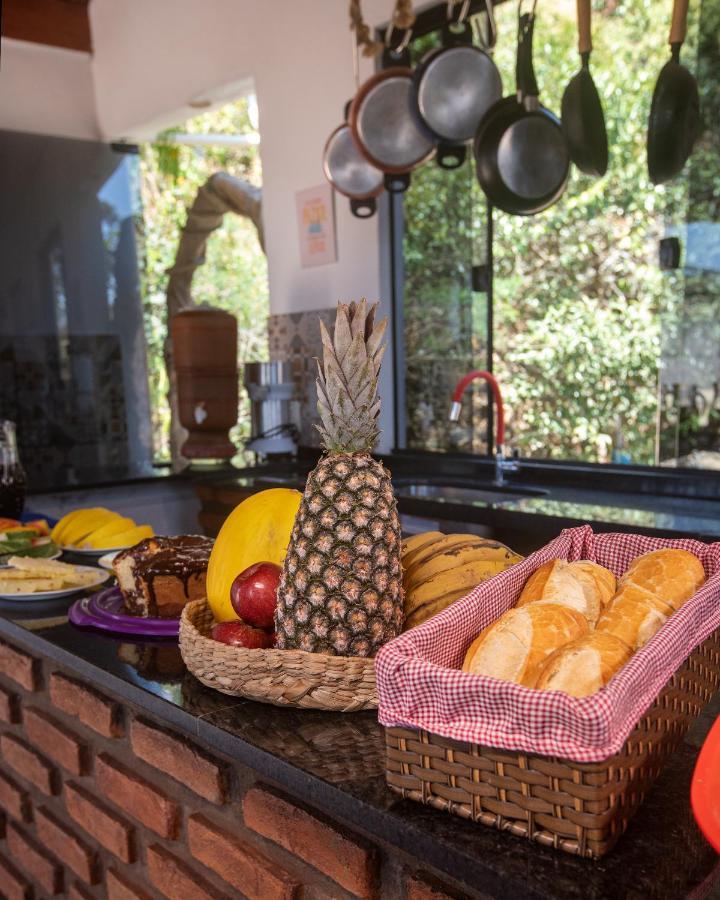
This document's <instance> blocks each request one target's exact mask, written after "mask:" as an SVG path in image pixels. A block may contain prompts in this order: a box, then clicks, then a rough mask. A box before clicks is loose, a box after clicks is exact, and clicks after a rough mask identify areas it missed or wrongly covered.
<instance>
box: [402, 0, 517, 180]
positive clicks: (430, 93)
mask: <svg viewBox="0 0 720 900" xmlns="http://www.w3.org/2000/svg"><path fill="white" fill-rule="evenodd" d="M468 7H469V3H466V4H465V6H464V9H463V12H461V14H460V18H459V19H458V21H457V22H455V23H451V22H450V21H448V22H447V23H446V25H445V26H444V27H443V30H442V46H441V47H439V48H437V49H435V50H431V51H430V52H429V53H427V54H426V55H425V56H424V57H423V59H422V60H421V61H420V64H419V65H418V66H417V68H416V69H415V73H414V75H413V83H414V87H415V93H414V98H413V99H414V101H415V107H414V108H415V111H416V113H417V115H418V117H419V118H420V120H421V121H422V123H423V124H424V125H425V127H426V128H427V129H428V130H429V131H430V132H431V133H432V134H433V135H434V136H435V138H436V140H437V145H438V146H437V156H436V160H437V163H438V165H440V166H442V167H443V168H444V169H455V168H457V167H458V166H459V165H461V164H462V163H463V162H464V161H465V144H467V143H470V142H471V141H472V139H473V138H474V137H475V132H476V131H477V127H478V125H479V124H480V121H481V120H482V118H483V116H484V115H485V113H486V112H487V111H488V109H489V108H490V107H491V106H492V105H493V103H496V102H497V101H498V100H499V99H500V98H501V97H502V80H501V78H500V73H499V72H498V68H497V66H496V65H495V63H494V61H493V58H492V56H491V55H490V53H489V52H486V51H485V50H483V49H481V48H480V47H475V46H474V45H473V42H472V29H471V27H470V24H469V23H468V22H467V21H465V19H464V15H466V14H467V8H468ZM486 7H487V15H488V28H489V41H488V50H490V51H492V48H493V47H494V46H495V39H496V36H497V29H496V27H495V18H494V15H493V8H492V2H491V0H486ZM450 10H451V7H450V8H449V10H448V15H450Z"/></svg>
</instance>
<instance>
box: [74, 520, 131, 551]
mask: <svg viewBox="0 0 720 900" xmlns="http://www.w3.org/2000/svg"><path fill="white" fill-rule="evenodd" d="M131 528H135V520H134V519H131V518H129V517H128V516H118V518H117V519H110V520H108V521H107V522H106V523H105V524H104V525H101V526H100V528H96V529H95V531H92V532H90V534H89V535H88V536H87V537H86V538H85V540H84V541H83V547H95V542H96V541H104V540H105V538H108V537H111V536H112V535H116V534H121V533H122V532H123V531H130V529H131Z"/></svg>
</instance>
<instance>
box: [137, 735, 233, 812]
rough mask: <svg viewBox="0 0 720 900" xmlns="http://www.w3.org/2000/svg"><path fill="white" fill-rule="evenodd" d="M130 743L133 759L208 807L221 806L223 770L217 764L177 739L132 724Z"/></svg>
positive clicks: (191, 745) (224, 780)
mask: <svg viewBox="0 0 720 900" xmlns="http://www.w3.org/2000/svg"><path fill="white" fill-rule="evenodd" d="M130 740H131V743H132V748H133V751H134V753H135V755H136V756H139V757H140V759H142V760H144V761H145V762H146V763H149V764H150V765H151V766H154V767H155V768H156V769H159V770H160V771H161V772H163V773H164V774H165V775H169V776H170V777H171V778H174V779H175V780H176V781H179V782H180V783H181V784H184V785H185V786H186V787H188V788H190V790H192V791H194V792H195V793H196V794H199V795H200V796H201V797H204V798H205V800H209V801H210V802H211V803H224V802H225V798H226V775H225V769H224V767H223V765H222V763H220V762H219V761H218V760H216V759H213V757H211V756H209V755H208V754H207V753H204V752H203V751H202V750H201V749H200V748H199V747H196V746H195V745H194V744H192V743H190V742H189V741H186V740H184V739H183V738H180V737H175V736H173V735H171V734H168V732H166V731H161V730H160V729H158V728H153V727H151V726H150V725H147V724H146V723H145V722H141V721H138V720H136V721H134V722H133V723H132V725H131V726H130Z"/></svg>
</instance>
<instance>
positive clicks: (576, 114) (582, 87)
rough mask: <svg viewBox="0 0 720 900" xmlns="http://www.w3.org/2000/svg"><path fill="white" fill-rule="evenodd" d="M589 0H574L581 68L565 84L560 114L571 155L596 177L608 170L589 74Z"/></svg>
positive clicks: (597, 102) (602, 122) (599, 109)
mask: <svg viewBox="0 0 720 900" xmlns="http://www.w3.org/2000/svg"><path fill="white" fill-rule="evenodd" d="M590 17H591V9H590V0H577V20H578V51H579V53H580V60H581V62H582V68H581V69H580V71H579V72H578V73H577V74H576V75H574V76H573V77H572V79H571V81H570V84H568V86H567V87H566V88H565V93H564V94H563V98H562V108H561V111H560V117H561V119H562V126H563V131H564V132H565V137H566V139H567V143H568V149H569V150H570V158H571V159H572V161H573V162H574V163H575V165H576V166H577V167H578V169H580V171H581V172H585V174H586V175H595V176H596V177H599V176H600V175H604V174H605V172H607V165H608V142H607V132H606V130H605V116H604V115H603V108H602V103H601V102H600V97H599V96H598V92H597V88H596V87H595V82H594V81H593V77H592V75H591V74H590V52H591V51H592V30H591V26H590V22H591V18H590Z"/></svg>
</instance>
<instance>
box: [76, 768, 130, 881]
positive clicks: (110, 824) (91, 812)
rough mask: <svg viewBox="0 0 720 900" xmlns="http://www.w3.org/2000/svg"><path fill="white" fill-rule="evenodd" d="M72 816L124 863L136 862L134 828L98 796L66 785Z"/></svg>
mask: <svg viewBox="0 0 720 900" xmlns="http://www.w3.org/2000/svg"><path fill="white" fill-rule="evenodd" d="M65 806H66V807H67V811H68V813H69V814H70V816H71V817H72V818H73V819H74V820H75V821H76V822H77V823H78V825H80V826H81V827H82V828H84V829H85V831H87V833H88V834H90V835H91V836H92V837H93V838H94V839H95V840H96V841H97V842H98V843H99V844H102V846H103V847H105V849H106V850H109V851H110V852H111V853H113V854H114V855H115V856H117V857H118V859H121V860H122V861H123V862H126V863H132V862H135V829H134V828H133V827H132V825H130V824H129V823H127V822H126V821H125V820H124V819H122V818H121V817H120V816H118V815H117V814H116V813H114V812H113V811H112V810H111V809H110V808H109V807H107V806H106V805H105V804H104V803H103V802H102V801H101V800H98V799H97V797H93V795H92V794H90V793H88V792H87V791H86V790H84V788H81V787H80V786H79V785H77V784H67V785H65Z"/></svg>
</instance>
